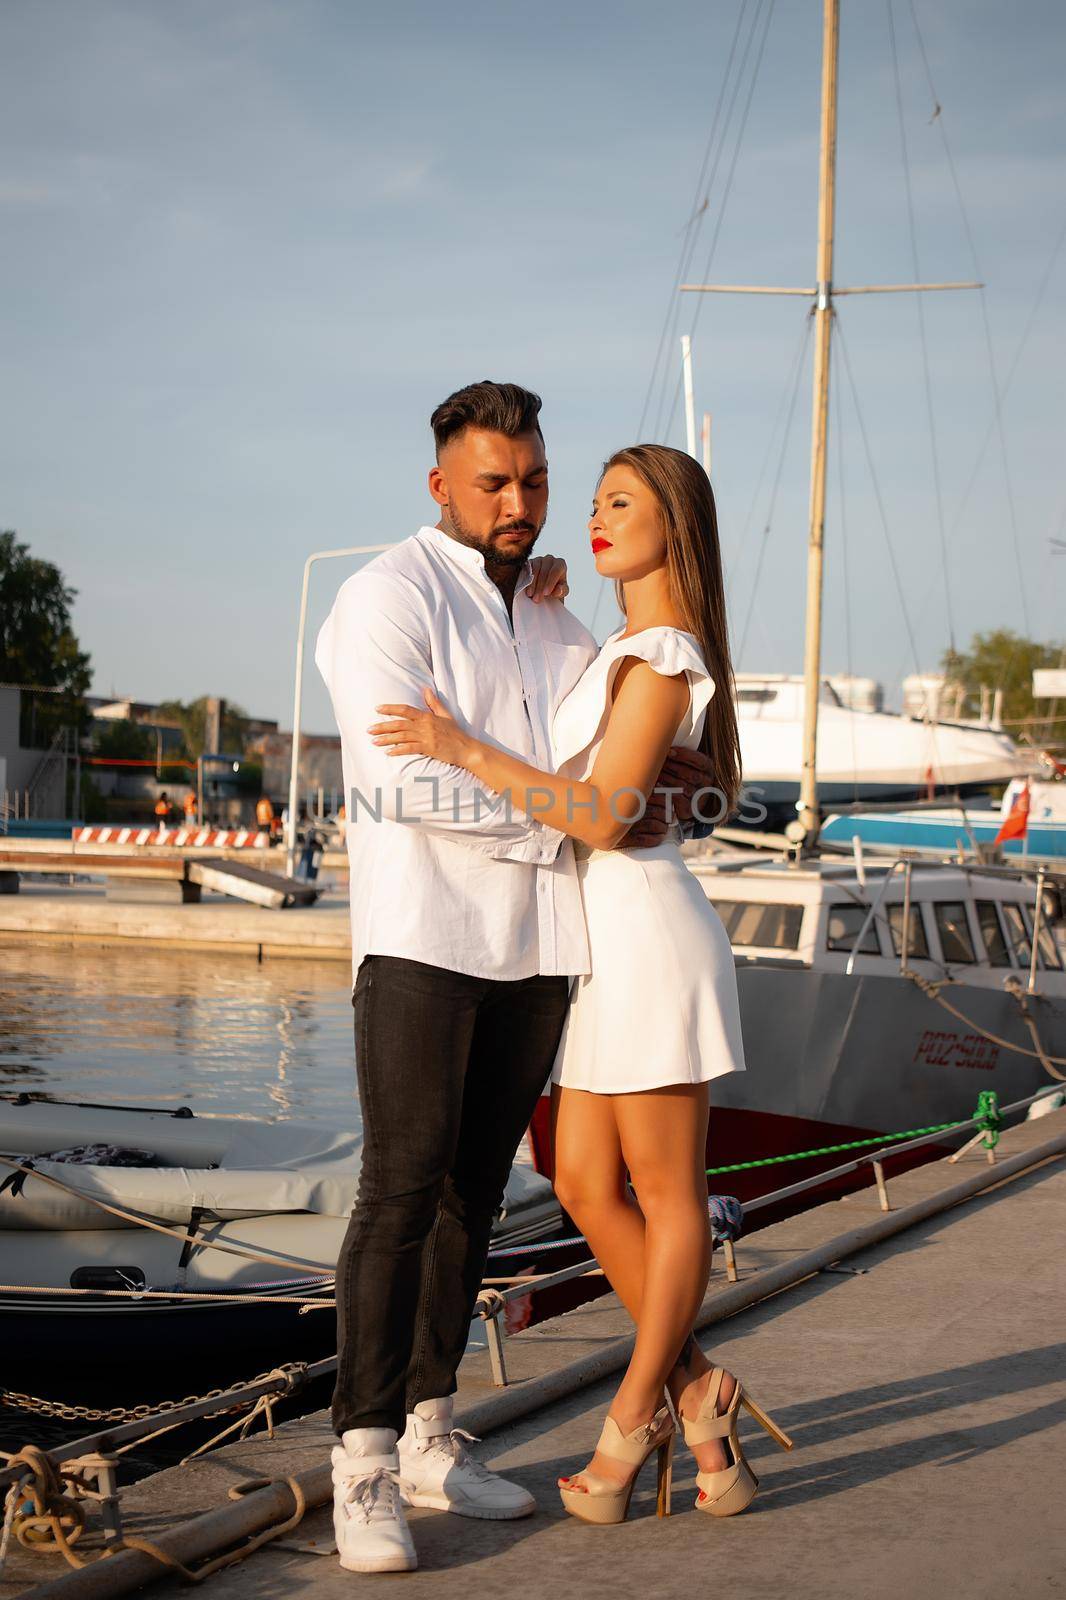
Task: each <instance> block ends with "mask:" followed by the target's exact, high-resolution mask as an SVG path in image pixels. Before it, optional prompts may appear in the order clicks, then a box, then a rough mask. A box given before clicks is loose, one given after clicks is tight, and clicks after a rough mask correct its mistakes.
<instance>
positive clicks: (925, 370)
mask: <svg viewBox="0 0 1066 1600" xmlns="http://www.w3.org/2000/svg"><path fill="white" fill-rule="evenodd" d="M885 10H886V12H887V15H888V37H889V42H890V45H891V52H892V75H893V79H894V82H895V89H896V116H897V119H898V122H899V142H900V151H901V154H902V157H903V182H904V188H905V189H906V194H907V224H908V230H909V233H910V247H911V266H912V269H913V274H914V282H915V283H920V282H921V278H922V271H921V265H920V262H919V257H918V229H917V226H916V224H915V219H914V193H913V189H912V185H911V164H910V152H909V150H908V148H907V125H906V120H905V118H904V115H903V88H902V85H901V83H900V75H899V52H898V50H897V48H896V24H895V19H894V17H893V14H892V0H885ZM939 109H940V108H939V106H938V107H937V115H939ZM914 304H915V309H916V310H917V313H918V337H919V342H920V343H921V347H922V377H923V380H924V387H925V412H926V418H927V420H928V425H929V446H930V452H931V455H932V464H933V487H934V491H935V496H936V522H937V532H938V535H939V540H940V569H941V576H942V578H943V581H944V603H945V607H946V611H947V622H948V641H949V644H950V648H951V652H952V654H954V653H955V615H954V610H953V607H952V604H951V584H950V582H949V579H948V550H947V536H946V532H945V528H944V492H943V488H942V485H941V482H940V457H939V454H938V452H937V438H936V412H935V408H934V406H933V382H932V377H931V375H930V371H929V343H928V340H927V338H926V332H925V305H924V299H923V296H922V295H921V294H916V295H915V296H914Z"/></svg>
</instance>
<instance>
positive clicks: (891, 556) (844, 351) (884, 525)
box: [834, 312, 921, 672]
mask: <svg viewBox="0 0 1066 1600" xmlns="http://www.w3.org/2000/svg"><path fill="white" fill-rule="evenodd" d="M834 315H835V318H836V334H837V343H838V345H839V347H840V354H841V357H842V358H843V364H844V372H845V375H846V376H847V380H848V388H849V389H850V390H851V403H852V405H853V407H854V409H855V420H856V422H857V423H858V425H859V436H860V438H861V439H862V447H863V453H864V455H865V456H866V465H867V468H868V470H869V473H870V482H871V484H872V485H873V491H874V500H875V502H876V504H877V511H878V516H879V517H880V520H881V530H882V532H883V533H884V536H885V547H886V549H887V550H888V560H889V566H890V567H891V569H892V578H893V581H894V582H895V585H896V594H897V596H898V598H899V604H900V610H901V611H902V613H903V626H904V628H905V629H906V631H907V638H908V640H909V642H910V647H911V657H912V659H913V661H914V670H915V671H916V672H919V671H920V670H921V668H920V667H919V664H918V644H917V640H916V639H915V636H914V629H913V627H912V626H911V619H910V613H909V612H908V610H907V596H906V592H905V591H904V588H903V581H902V579H901V577H900V571H899V566H898V564H897V561H896V552H895V548H894V546H893V543H892V534H891V532H890V530H889V526H888V515H887V513H886V511H885V499H884V495H883V494H882V492H881V481H880V479H879V478H878V476H877V468H876V467H875V466H874V459H873V453H872V451H871V449H870V436H869V434H868V433H867V431H866V419H865V417H864V416H863V412H862V406H861V405H860V403H859V391H858V389H857V388H856V385H855V375H854V373H853V372H852V370H851V357H850V356H849V355H848V345H847V340H846V339H845V338H844V329H843V326H842V324H841V321H840V314H839V312H837V313H834Z"/></svg>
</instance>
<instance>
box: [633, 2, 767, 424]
mask: <svg viewBox="0 0 1066 1600" xmlns="http://www.w3.org/2000/svg"><path fill="white" fill-rule="evenodd" d="M750 3H751V0H741V4H740V10H739V11H738V12H737V23H736V27H735V28H734V30H733V40H732V43H731V44H730V47H729V55H728V56H727V58H726V64H725V70H724V72H723V73H722V81H721V84H720V85H719V89H718V101H717V104H716V105H715V108H714V117H713V119H712V121H711V131H710V133H709V134H708V136H707V143H706V145H705V146H704V151H703V160H702V162H701V163H700V173H699V177H698V178H697V179H696V192H695V196H694V198H693V202H692V211H691V213H690V215H689V219H688V221H687V222H686V224H685V227H684V230H683V232H684V237H683V239H682V242H681V250H680V252H679V255H678V262H677V271H676V273H675V274H674V282H673V287H672V288H671V290H670V295H669V298H668V300H667V303H666V315H665V317H664V318H663V325H662V331H661V332H660V334H659V344H658V348H657V349H656V352H655V360H654V362H653V363H652V369H651V375H650V376H649V378H648V387H647V390H646V392H645V395H644V404H643V406H642V407H641V410H640V421H639V422H638V423H637V438H638V440H639V439H642V438H643V437H644V424H645V422H646V421H647V416H648V410H649V408H650V406H651V397H652V395H653V393H654V392H655V381H656V379H657V377H658V376H659V364H660V362H661V361H662V358H663V351H664V350H666V349H667V348H668V345H669V340H670V337H671V333H672V326H673V325H674V323H675V322H676V318H677V315H678V299H679V296H678V290H679V288H680V285H681V284H682V283H683V282H684V279H685V273H686V272H687V271H688V268H689V264H690V262H691V260H692V255H693V252H694V251H695V248H696V242H697V240H698V238H699V234H700V229H701V228H702V226H703V219H704V217H705V216H706V215H707V209H708V206H709V203H710V189H711V187H712V185H713V182H714V175H713V173H712V176H711V180H710V182H709V183H708V182H707V181H706V180H707V167H708V163H709V162H710V159H711V151H712V149H713V148H714V142H715V139H716V137H717V134H718V123H719V119H720V117H721V114H722V107H723V105H724V104H725V93H726V87H727V85H728V83H729V75H730V73H731V72H732V70H733V62H734V61H735V59H736V53H737V44H738V41H739V39H740V30H741V27H742V25H743V21H744V15H745V13H746V11H747V9H748V6H749V4H750ZM715 170H717V158H716V162H715ZM668 364H669V361H668Z"/></svg>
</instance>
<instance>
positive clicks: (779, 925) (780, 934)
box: [711, 900, 803, 950]
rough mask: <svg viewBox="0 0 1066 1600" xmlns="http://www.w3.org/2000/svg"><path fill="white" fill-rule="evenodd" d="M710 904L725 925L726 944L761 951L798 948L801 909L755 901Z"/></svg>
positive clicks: (801, 919) (793, 906)
mask: <svg viewBox="0 0 1066 1600" xmlns="http://www.w3.org/2000/svg"><path fill="white" fill-rule="evenodd" d="M711 904H712V905H713V906H714V909H715V910H716V911H717V913H718V915H719V916H720V917H721V919H722V921H723V923H724V924H725V931H726V933H728V935H729V942H730V944H734V945H757V946H758V947H759V948H760V949H763V950H797V949H798V948H799V941H800V929H801V927H802V926H803V907H802V906H801V905H782V904H778V903H775V902H772V901H757V900H712V901H711Z"/></svg>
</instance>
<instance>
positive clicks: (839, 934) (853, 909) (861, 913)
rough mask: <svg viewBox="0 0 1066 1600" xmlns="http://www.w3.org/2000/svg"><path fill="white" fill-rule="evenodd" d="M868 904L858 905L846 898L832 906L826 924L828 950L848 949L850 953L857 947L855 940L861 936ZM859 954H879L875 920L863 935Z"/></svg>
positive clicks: (879, 948)
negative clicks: (860, 930)
mask: <svg viewBox="0 0 1066 1600" xmlns="http://www.w3.org/2000/svg"><path fill="white" fill-rule="evenodd" d="M868 911H869V907H868V906H857V905H855V904H854V903H853V902H852V901H850V900H846V901H844V902H843V904H841V905H836V906H830V907H829V916H828V917H827V918H826V924H825V947H826V949H827V950H846V951H847V952H848V954H849V955H850V954H851V952H852V951H853V950H854V948H855V940H856V939H857V938H858V937H859V929H860V928H861V927H862V925H863V922H864V921H865V920H866V915H867V913H868ZM859 954H860V955H863V956H879V955H880V954H881V946H880V944H879V943H878V940H877V929H876V928H875V927H874V924H873V922H872V921H871V922H870V926H869V927H868V928H867V930H866V932H865V933H864V934H863V936H862V944H861V945H860V946H859Z"/></svg>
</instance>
